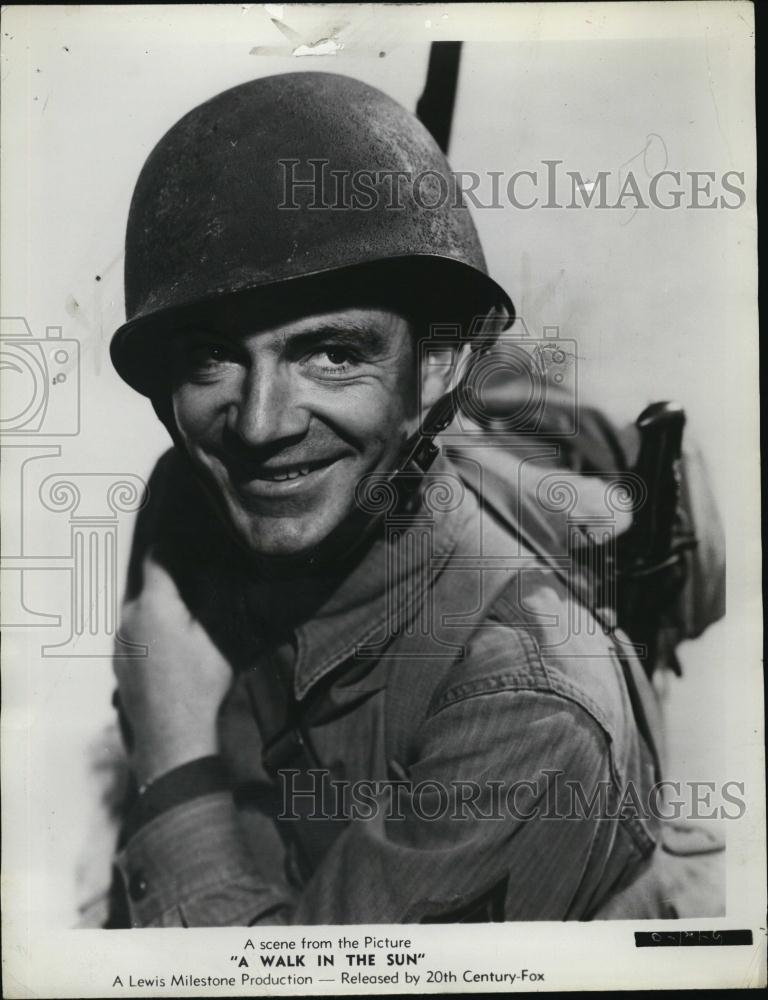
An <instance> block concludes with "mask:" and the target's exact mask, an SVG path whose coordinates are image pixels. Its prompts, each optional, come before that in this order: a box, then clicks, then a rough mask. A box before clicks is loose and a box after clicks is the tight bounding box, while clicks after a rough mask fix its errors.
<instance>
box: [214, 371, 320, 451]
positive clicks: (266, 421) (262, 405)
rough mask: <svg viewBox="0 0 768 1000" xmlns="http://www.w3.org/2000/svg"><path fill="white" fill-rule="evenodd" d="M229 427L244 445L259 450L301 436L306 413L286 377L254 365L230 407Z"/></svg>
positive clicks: (280, 373) (290, 381)
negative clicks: (264, 446)
mask: <svg viewBox="0 0 768 1000" xmlns="http://www.w3.org/2000/svg"><path fill="white" fill-rule="evenodd" d="M228 424H229V427H230V430H232V431H234V432H235V433H236V434H237V436H238V437H239V438H240V439H241V441H242V442H243V443H244V444H247V445H249V446H250V447H259V446H263V445H269V444H274V443H275V442H276V441H280V440H282V439H284V438H295V437H297V436H301V435H303V434H304V433H305V432H306V430H307V426H308V424H309V413H308V411H307V410H306V409H305V408H304V407H303V406H301V405H300V401H299V399H298V393H297V391H296V387H295V385H294V384H293V382H292V380H291V378H290V376H289V374H288V373H283V372H281V371H280V370H279V369H278V368H277V367H271V366H269V367H267V366H265V367H261V366H258V367H257V366H256V365H254V366H253V367H252V368H251V369H250V371H249V372H248V374H247V377H246V379H245V381H244V382H243V384H242V387H241V392H240V395H239V398H238V399H237V400H236V401H235V402H233V403H232V404H231V405H230V409H229V414H228Z"/></svg>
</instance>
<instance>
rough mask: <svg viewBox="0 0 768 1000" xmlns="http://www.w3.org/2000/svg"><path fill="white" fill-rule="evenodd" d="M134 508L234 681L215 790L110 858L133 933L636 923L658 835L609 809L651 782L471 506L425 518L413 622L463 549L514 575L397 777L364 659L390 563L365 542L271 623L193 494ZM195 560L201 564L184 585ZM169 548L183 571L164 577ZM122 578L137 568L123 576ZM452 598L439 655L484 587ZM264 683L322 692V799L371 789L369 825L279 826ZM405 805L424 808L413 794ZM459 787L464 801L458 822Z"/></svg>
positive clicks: (369, 664)
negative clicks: (616, 901) (263, 710)
mask: <svg viewBox="0 0 768 1000" xmlns="http://www.w3.org/2000/svg"><path fill="white" fill-rule="evenodd" d="M444 468H445V469H446V470H447V474H448V475H449V476H450V475H451V472H450V466H447V465H446V466H445V467H444ZM150 485H151V486H152V485H153V484H150ZM153 496H154V497H155V501H154V503H155V507H154V509H153V510H152V511H149V512H147V515H146V517H145V518H144V521H143V522H142V523H140V525H139V528H138V530H137V540H138V541H139V542H140V543H141V545H144V546H147V545H150V544H155V543H156V542H158V541H159V540H162V547H163V548H164V549H165V552H166V556H167V560H168V563H169V565H171V566H172V567H173V568H174V571H175V572H176V573H177V574H178V573H182V572H183V573H187V574H193V573H194V571H195V569H197V570H198V571H199V572H200V573H202V575H203V577H204V581H203V582H202V583H201V582H200V581H197V583H196V582H195V581H194V580H192V579H185V580H181V581H179V582H180V590H181V592H182V593H184V594H188V595H190V604H191V606H192V607H194V609H195V610H196V611H198V613H199V614H200V617H201V620H206V617H207V620H210V621H213V620H214V619H216V613H215V612H212V611H211V609H210V607H209V608H207V609H206V607H205V605H206V597H207V598H208V599H209V603H210V602H211V601H212V602H213V603H214V604H215V607H216V608H218V609H219V612H220V613H223V611H222V609H223V610H225V611H227V612H233V616H232V617H230V619H229V635H228V636H227V637H225V639H228V640H229V644H230V648H232V650H233V652H232V661H233V666H234V668H235V672H234V674H233V685H232V689H231V691H230V694H229V696H228V698H227V699H226V701H225V703H224V705H223V707H222V711H221V714H220V738H221V756H222V760H223V762H224V764H225V769H226V771H227V773H228V775H229V780H230V786H231V787H230V788H228V789H222V790H219V791H213V792H211V791H209V792H208V793H207V794H205V795H199V796H197V797H195V798H192V799H191V800H190V801H188V802H184V803H181V804H177V805H175V806H174V807H173V808H170V809H168V810H166V811H165V812H163V813H161V814H160V815H159V816H157V817H156V818H154V819H153V820H152V821H151V822H149V823H148V824H146V825H145V826H143V827H142V828H141V829H139V830H138V831H137V832H136V833H134V834H133V836H132V837H130V839H129V840H128V842H127V843H126V844H125V845H124V846H123V848H122V850H121V851H120V852H119V854H118V856H117V859H116V864H117V868H118V870H119V872H120V877H121V879H122V882H123V884H124V887H125V891H126V898H127V900H128V909H129V921H130V923H131V924H132V925H133V926H139V927H142V926H211V925H247V924H267V925H269V924H286V923H294V924H313V923H340V924H344V923H361V922H364V923H384V922H386V923H390V922H391V923H395V922H419V921H426V922H431V921H445V920H487V919H506V920H563V919H589V918H591V917H594V916H599V915H600V912H601V908H604V907H605V906H606V905H607V904H608V902H609V901H610V900H611V899H612V898H614V897H616V896H617V894H618V893H620V892H621V893H623V894H624V895H623V897H622V898H623V900H624V902H623V909H621V912H620V913H612V914H611V915H612V916H620V915H621V916H625V917H627V918H628V917H632V916H641V915H644V914H643V913H641V912H639V911H637V909H636V907H637V901H636V899H635V898H634V897H633V895H632V892H631V887H632V885H633V884H637V883H638V881H639V880H638V876H641V875H643V874H644V873H649V872H650V871H651V864H650V860H651V858H652V856H653V853H654V849H655V845H656V839H657V831H656V830H655V828H654V823H653V821H652V820H648V819H647V818H638V817H637V816H636V815H634V813H633V810H632V809H628V810H627V809H624V810H622V809H621V808H620V805H621V803H622V802H623V801H625V797H626V794H627V788H628V786H632V788H634V790H635V792H636V793H637V794H638V795H639V797H640V799H641V800H642V799H643V797H647V795H648V793H649V790H650V788H651V786H652V784H653V781H654V770H653V765H652V760H651V755H650V753H649V750H648V747H647V746H645V744H644V743H643V741H642V739H641V738H640V736H639V733H638V730H637V726H636V724H635V719H634V716H633V710H632V706H631V704H630V701H629V698H628V694H627V690H626V688H625V685H624V681H623V678H622V673H621V669H620V665H619V662H618V659H617V657H616V653H615V649H614V647H613V644H612V642H611V640H610V639H609V638H608V637H607V636H606V634H605V633H604V632H603V630H602V629H601V628H600V627H599V626H597V624H596V623H595V621H594V619H593V618H592V617H591V615H590V614H589V612H588V611H587V610H586V609H585V608H584V607H582V606H578V605H574V603H573V601H572V600H571V599H570V596H569V594H568V593H567V591H566V590H565V588H564V587H563V584H562V582H561V581H559V580H558V579H557V578H556V577H555V576H554V575H553V574H552V573H551V572H550V570H548V569H547V568H546V567H543V566H541V565H540V564H538V563H537V561H536V559H535V558H534V557H533V556H532V555H531V553H530V552H528V551H527V550H526V549H525V547H524V546H523V545H522V544H521V542H520V540H519V539H516V538H512V537H509V538H508V539H507V542H506V543H504V544H503V545H499V546H497V547H496V549H494V551H493V552H484V550H483V537H484V535H483V530H482V529H483V525H484V524H485V521H486V519H487V516H488V515H487V514H484V513H481V512H480V511H479V509H478V505H477V502H476V500H475V499H474V497H473V496H472V495H471V494H470V492H469V491H466V492H465V493H464V494H463V495H462V498H461V504H460V505H458V506H455V507H453V508H452V509H449V510H445V511H437V512H434V513H433V514H432V515H431V521H430V526H429V535H430V538H431V543H430V544H431V549H430V553H431V556H430V557H429V558H427V559H426V560H423V565H422V564H419V572H420V574H421V575H420V579H423V581H425V591H424V593H423V594H421V597H420V601H421V606H422V607H429V600H428V598H429V595H430V593H432V592H437V590H436V589H435V588H437V587H438V586H439V575H440V573H445V572H451V571H455V570H456V564H457V562H458V559H457V556H456V553H457V552H460V553H465V552H467V551H473V547H474V549H476V551H477V554H478V556H484V557H487V556H493V557H494V558H495V559H497V560H502V562H503V561H504V560H505V559H506V560H507V563H505V565H507V566H512V565H513V564H514V565H518V566H524V568H518V569H517V570H514V571H513V570H511V569H506V570H503V569H502V570H499V569H498V568H497V570H496V572H506V573H508V575H509V580H510V583H511V584H512V585H511V586H509V587H507V588H506V590H505V592H504V594H503V595H502V597H501V598H500V599H499V600H497V601H496V602H494V605H493V607H492V609H491V610H490V611H488V612H487V613H486V614H485V615H484V616H483V618H482V621H479V622H478V627H477V629H476V631H475V632H474V634H473V636H472V639H471V641H470V642H469V644H468V646H467V648H466V649H465V650H464V655H462V656H460V657H458V658H456V660H455V662H453V663H452V664H451V666H450V669H448V670H447V672H445V673H444V674H443V675H441V676H440V679H439V681H438V682H437V683H436V685H435V690H434V692H432V694H431V697H430V699H429V703H428V707H427V710H426V714H425V717H424V719H423V721H422V722H421V724H420V725H419V726H418V728H417V731H416V732H414V734H413V739H412V740H411V744H410V750H409V752H408V755H407V758H404V759H400V760H397V759H392V758H391V757H390V755H389V753H388V750H389V748H390V741H389V739H388V733H387V726H388V725H389V724H390V723H389V722H388V708H387V705H388V695H389V696H390V697H391V696H392V692H391V691H388V681H389V679H390V673H389V667H390V665H389V663H388V660H387V656H386V649H387V643H386V641H383V642H382V641H381V640H380V636H381V634H382V628H383V629H384V634H386V625H387V621H388V616H389V615H390V614H391V611H392V603H393V601H392V591H393V584H392V579H393V578H392V573H393V572H394V573H395V584H394V591H395V592H396V593H398V594H399V593H400V591H401V590H403V589H404V588H405V589H407V588H408V586H409V585H410V582H411V576H410V575H409V573H408V572H402V573H401V576H398V575H397V574H398V570H397V567H398V566H401V565H403V564H402V562H400V563H398V561H397V560H394V563H393V560H392V551H393V550H394V551H399V550H398V549H397V545H398V544H399V543H398V542H397V541H392V540H391V539H390V540H389V541H386V540H383V539H379V540H378V541H377V542H376V543H375V544H374V545H373V546H372V547H371V548H370V549H369V550H368V552H367V553H366V555H365V556H364V558H362V559H361V560H360V561H359V562H358V563H357V564H356V565H355V566H354V567H352V568H350V567H345V569H344V573H343V575H341V574H340V575H339V576H338V577H337V578H334V575H333V572H332V571H330V572H329V573H328V574H326V576H321V577H319V578H318V579H316V580H314V581H310V582H308V583H307V585H306V588H304V589H303V590H302V588H299V590H298V591H297V593H296V595H295V600H293V601H292V602H288V603H289V606H288V607H287V606H286V602H287V600H288V595H289V594H290V586H291V585H289V584H286V585H285V587H284V584H283V582H275V581H258V580H252V579H248V578H247V575H245V576H244V575H243V573H242V572H240V570H239V568H238V567H237V565H236V561H235V560H234V558H230V557H229V556H228V554H227V552H226V550H224V549H222V548H221V547H219V546H210V542H209V541H206V539H208V538H209V535H210V530H209V529H211V523H212V522H211V520H210V515H209V513H207V512H206V510H205V508H204V507H201V508H200V510H198V511H197V513H195V511H194V509H193V508H194V502H193V501H194V497H195V494H194V489H193V488H192V486H191V484H190V482H189V480H188V479H185V473H184V470H183V469H182V468H180V466H179V465H178V460H177V459H176V458H175V457H174V456H170V457H166V459H164V460H163V461H162V463H161V466H160V467H159V468H158V471H157V472H156V474H155V477H154V490H153ZM195 502H196V501H195ZM201 502H202V501H201ZM180 512H183V514H184V516H183V517H179V513H180ZM196 519H197V520H196ZM201 526H202V527H201ZM201 543H202V544H206V545H208V546H209V547H208V549H207V557H208V558H207V559H206V560H205V561H203V562H202V563H199V562H198V560H199V559H200V554H199V551H197V553H196V546H199V545H200V544H201ZM174 547H176V549H181V550H182V551H181V553H180V552H179V551H177V552H176V553H175V558H174V551H173V550H174ZM502 549H503V551H502ZM139 556H140V547H139V548H135V549H134V560H133V568H134V571H135V569H136V564H137V560H138V557H139ZM515 560H518V563H515V562H514V561H515ZM393 565H394V566H395V569H394V570H393V569H392V566H393ZM499 565H500V564H499ZM387 567H389V569H388V568H387ZM412 568H413V567H411V569H412ZM422 570H423V573H422V572H421V571H422ZM388 573H389V576H388V575H387V574H388ZM177 578H178V577H177ZM466 579H467V587H466V606H465V607H464V608H463V609H453V610H452V611H451V609H446V608H442V607H440V608H438V609H437V611H436V614H435V623H436V624H435V629H436V636H437V637H438V641H443V640H442V639H441V638H440V637H441V636H445V637H446V639H445V641H446V642H447V641H448V640H449V637H450V620H451V615H452V614H453V615H454V617H455V613H456V611H457V610H458V611H459V612H460V611H461V610H463V611H464V613H465V614H466V613H468V612H470V611H471V610H472V606H473V605H472V602H473V601H477V595H476V594H475V593H474V591H473V590H472V587H473V586H477V585H479V586H481V587H482V579H483V577H482V574H480V573H470V572H467V574H466ZM387 581H389V582H388V583H387ZM472 581H474V583H472ZM478 581H479V584H478ZM134 585H136V586H138V585H140V583H137V582H136V580H134ZM286 588H287V589H286ZM430 588H432V589H430ZM454 589H455V588H454ZM395 603H396V602H395ZM233 609H234V610H236V611H237V614H234V611H233ZM433 610H434V609H433ZM219 617H220V615H219ZM441 629H442V630H443V631H442V632H441V631H440V630H441ZM233 637H238V638H239V639H240V640H242V641H239V642H236V643H235V642H233ZM225 639H222V642H224V641H225ZM377 643H378V645H377ZM371 649H373V650H374V651H375V650H378V651H379V652H378V653H377V654H375V655H371V652H370V651H371ZM366 650H367V654H366V655H362V651H366ZM276 668H277V669H279V670H281V671H283V672H284V674H285V676H286V677H287V678H288V686H287V688H286V690H289V689H290V688H292V689H293V696H294V697H295V698H296V699H297V702H298V704H299V707H300V708H301V706H302V705H304V704H309V703H310V702H311V701H312V699H313V698H314V697H315V693H316V692H320V694H321V697H320V705H321V710H320V711H319V712H317V711H316V712H314V713H312V714H311V717H310V718H309V719H308V721H307V725H306V733H307V736H308V741H309V743H310V744H311V748H312V752H313V754H314V755H315V757H316V758H317V760H318V762H319V764H320V765H321V766H322V767H323V768H327V769H328V770H329V771H330V773H331V775H332V777H333V778H334V779H335V780H337V781H343V782H346V783H348V784H354V783H357V784H356V786H355V787H361V786H360V783H361V782H367V783H369V785H370V788H369V789H368V792H369V794H368V797H367V799H366V801H367V803H368V812H367V813H366V812H365V810H363V815H357V816H355V818H349V816H348V815H346V816H345V817H344V816H343V817H340V818H339V819H338V820H331V821H330V822H325V823H322V824H320V823H317V824H316V825H315V826H312V823H313V820H312V819H309V818H304V819H302V820H296V819H290V818H282V819H280V818H279V817H280V815H281V814H282V815H283V816H284V817H285V815H286V813H290V812H291V809H290V803H291V801H292V800H291V799H290V798H286V794H285V787H286V785H285V783H284V778H285V776H282V777H283V781H281V780H280V776H277V777H276V776H274V775H271V774H268V773H267V771H266V770H265V768H264V766H263V763H262V742H263V740H262V735H263V734H262V730H263V729H264V724H263V723H262V724H260V723H259V722H258V721H257V720H258V715H259V711H258V709H259V705H260V704H262V706H263V701H264V700H265V699H266V695H265V693H264V688H263V683H264V677H265V674H266V672H267V671H274V670H275V669H276ZM260 685H262V687H261V689H260ZM260 691H261V693H260ZM389 712H390V713H391V706H390V708H389ZM553 775H556V776H557V777H556V779H555V778H553V777H552V776H553ZM308 778H311V775H308V774H306V773H303V774H299V775H294V776H293V777H292V778H291V780H292V781H293V785H292V786H290V787H293V788H294V789H296V790H301V789H305V788H307V787H309V786H308V785H307V784H306V782H307V779H308ZM398 781H400V782H403V781H404V782H406V783H407V784H406V794H404V795H401V796H400V798H398V800H397V809H394V810H393V808H392V805H391V796H392V794H393V793H392V786H393V783H395V782H398ZM377 783H378V784H377ZM408 783H409V784H408ZM420 783H421V787H422V788H426V789H431V796H432V797H431V798H430V796H426V798H422V799H420V800H419V799H417V798H416V797H415V795H414V794H413V793H412V790H413V788H414V787H416V786H419V785H420ZM424 783H426V784H424ZM468 783H473V784H471V785H470V784H468ZM499 786H500V787H502V788H503V789H504V790H507V791H508V790H509V789H510V788H511V787H515V788H517V789H518V791H519V793H520V794H519V799H518V798H516V799H515V800H514V802H515V803H516V804H517V805H516V808H515V809H514V810H513V811H512V812H511V811H510V810H509V809H508V808H502V809H500V810H498V812H499V813H500V814H499V815H496V813H495V812H494V800H493V794H494V793H493V789H494V788H497V787H499ZM474 787H478V788H479V789H480V792H479V795H478V796H477V797H476V798H475V799H474V800H472V802H471V805H470V806H469V807H467V803H466V797H467V795H468V794H469V792H468V791H467V789H471V788H474ZM574 788H578V789H579V790H580V792H581V795H582V797H585V798H586V799H587V800H589V799H590V798H591V797H592V796H593V795H594V794H595V793H596V792H598V791H600V793H601V794H602V795H604V802H605V804H606V805H607V807H608V813H609V815H610V817H612V818H605V817H601V816H599V815H592V814H588V815H586V816H584V815H581V813H578V811H577V812H576V813H574V795H573V789H574ZM408 789H410V790H411V791H410V792H409V791H408ZM435 789H437V790H435ZM440 789H445V790H447V791H446V792H445V794H443V793H442V792H440V791H439V790H440ZM286 803H287V804H288V807H286ZM517 806H519V808H517ZM427 807H428V808H427ZM332 811H333V810H331V812H332ZM342 812H343V810H342ZM425 813H429V814H430V815H432V814H434V818H427V816H426V815H425ZM528 814H531V815H532V818H528ZM297 824H303V827H302V836H299V835H298V833H297ZM321 826H322V827H323V832H322V837H321V836H320V832H318V838H319V839H322V840H323V842H324V843H323V844H322V845H321V846H320V849H319V851H318V852H316V853H318V854H319V855H320V859H319V860H318V861H317V862H316V863H314V864H313V865H312V866H310V868H311V870H309V871H308V870H307V866H306V864H302V858H301V855H302V852H303V853H306V847H305V846H304V847H303V846H302V841H303V844H304V845H306V842H307V838H308V837H309V838H310V839H311V836H312V831H313V830H317V831H320V827H321ZM329 827H330V829H331V833H330V836H329V834H328V829H329ZM305 860H306V859H305ZM652 878H653V875H652V874H650V875H649V874H646V881H647V880H648V879H652ZM647 898H648V894H647V893H645V894H644V895H643V900H644V901H645V900H646V899H647ZM653 898H654V899H657V900H659V901H660V902H659V904H658V908H657V912H656V913H655V914H651V915H655V916H664V915H669V914H665V912H664V906H663V893H660V892H657V893H656V894H655V896H653ZM645 905H646V903H645V902H643V906H645Z"/></svg>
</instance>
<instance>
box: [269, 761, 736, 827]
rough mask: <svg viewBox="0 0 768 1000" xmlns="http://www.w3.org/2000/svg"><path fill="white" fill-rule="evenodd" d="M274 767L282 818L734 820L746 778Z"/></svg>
mask: <svg viewBox="0 0 768 1000" xmlns="http://www.w3.org/2000/svg"><path fill="white" fill-rule="evenodd" d="M278 774H279V778H280V813H279V815H278V817H277V818H278V819H279V820H296V821H297V820H300V819H307V820H314V821H318V822H319V821H324V820H334V821H340V822H348V821H350V820H363V821H372V820H375V819H383V820H386V821H404V820H405V819H406V818H407V817H409V816H410V817H415V818H416V819H418V820H423V821H425V822H438V821H441V820H451V821H454V820H455V821H467V820H472V821H475V820H481V821H488V822H494V821H500V820H509V819H512V820H516V821H518V822H528V821H529V820H534V819H535V820H539V819H542V820H574V821H583V820H592V819H600V820H631V819H632V820H645V821H650V820H673V821H676V820H723V819H728V820H738V819H741V818H742V816H743V815H744V813H745V812H746V808H747V804H746V800H745V784H744V782H743V781H725V782H722V783H717V782H715V781H670V780H664V781H657V782H655V783H654V784H653V785H651V786H650V787H649V788H647V789H645V790H644V789H641V788H638V786H637V785H636V784H634V783H633V782H631V781H629V782H626V783H624V784H623V785H618V784H616V783H615V782H612V781H609V780H599V781H595V782H594V783H593V784H592V785H591V786H590V787H585V785H584V784H583V783H582V782H579V781H573V780H567V779H565V778H564V774H565V772H564V771H561V770H556V769H547V768H542V769H541V770H540V771H539V772H538V773H537V774H536V775H535V776H534V777H531V778H525V779H518V780H517V781H513V782H504V781H495V780H486V781H474V780H451V781H447V782H445V781H439V780H437V779H432V778H427V779H422V780H420V781H418V782H412V781H409V780H407V779H391V780H390V779H387V780H380V781H375V780H361V781H345V780H338V779H334V778H333V777H332V776H331V772H330V771H328V770H326V769H324V768H314V769H309V770H308V771H306V772H302V771H299V770H294V769H285V770H281V771H279V772H278Z"/></svg>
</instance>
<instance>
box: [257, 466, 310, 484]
mask: <svg viewBox="0 0 768 1000" xmlns="http://www.w3.org/2000/svg"><path fill="white" fill-rule="evenodd" d="M308 475H309V468H308V467H306V466H304V467H302V468H300V469H291V471H290V472H274V473H272V474H271V475H270V474H269V473H267V476H266V478H267V479H269V480H271V481H272V482H274V483H282V482H284V481H285V480H286V479H298V478H299V476H308Z"/></svg>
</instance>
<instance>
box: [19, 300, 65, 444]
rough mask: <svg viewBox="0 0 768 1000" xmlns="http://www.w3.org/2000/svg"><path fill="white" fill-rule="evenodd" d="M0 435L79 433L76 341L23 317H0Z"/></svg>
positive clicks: (59, 328)
mask: <svg viewBox="0 0 768 1000" xmlns="http://www.w3.org/2000/svg"><path fill="white" fill-rule="evenodd" d="M0 372H1V373H2V380H3V392H2V395H1V396H0V435H1V436H3V437H5V436H6V435H14V436H21V435H37V436H43V437H48V436H52V437H67V436H69V437H71V436H73V435H76V434H78V433H79V432H80V344H79V342H78V341H77V340H73V339H70V338H65V337H63V336H62V328H61V327H60V326H48V327H46V329H45V336H44V337H36V336H34V334H33V333H32V330H31V329H30V327H29V324H28V323H27V321H26V319H24V318H23V317H21V316H12V317H3V318H0Z"/></svg>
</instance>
